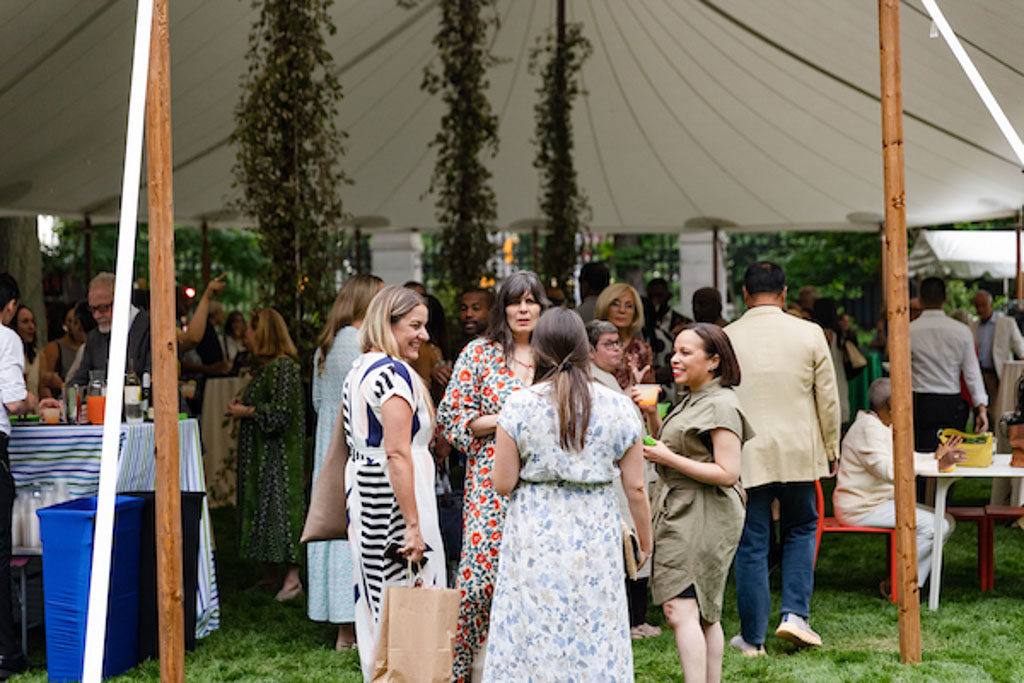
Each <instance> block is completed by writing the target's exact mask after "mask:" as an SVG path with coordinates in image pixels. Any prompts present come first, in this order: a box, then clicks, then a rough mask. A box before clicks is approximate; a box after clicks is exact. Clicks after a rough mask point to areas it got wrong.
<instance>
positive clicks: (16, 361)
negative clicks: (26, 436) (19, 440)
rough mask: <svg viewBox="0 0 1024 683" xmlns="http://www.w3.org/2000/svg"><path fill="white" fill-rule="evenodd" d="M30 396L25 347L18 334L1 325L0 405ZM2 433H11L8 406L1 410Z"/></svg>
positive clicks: (0, 429)
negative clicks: (27, 382) (26, 385)
mask: <svg viewBox="0 0 1024 683" xmlns="http://www.w3.org/2000/svg"><path fill="white" fill-rule="evenodd" d="M27 395H28V391H27V389H26V388H25V345H24V344H23V343H22V341H21V337H19V336H18V333H17V332H15V331H14V330H12V329H11V328H9V327H7V326H6V325H0V403H17V402H18V401H23V400H24V399H25V397H26V396H27ZM0 432H3V433H4V434H10V433H11V420H10V418H9V417H7V408H6V406H5V407H4V408H3V410H0Z"/></svg>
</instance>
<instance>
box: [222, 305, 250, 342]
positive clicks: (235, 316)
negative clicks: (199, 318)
mask: <svg viewBox="0 0 1024 683" xmlns="http://www.w3.org/2000/svg"><path fill="white" fill-rule="evenodd" d="M236 320H241V321H242V322H243V323H245V316H244V315H242V312H241V311H231V312H230V313H228V317H227V318H225V319H224V336H225V337H231V328H232V327H234V326H235V321H236ZM232 338H234V337H232Z"/></svg>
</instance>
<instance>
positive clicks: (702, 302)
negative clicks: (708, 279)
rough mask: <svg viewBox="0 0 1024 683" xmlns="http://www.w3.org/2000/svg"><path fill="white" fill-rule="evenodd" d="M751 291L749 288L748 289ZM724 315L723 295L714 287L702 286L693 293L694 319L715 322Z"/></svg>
mask: <svg viewBox="0 0 1024 683" xmlns="http://www.w3.org/2000/svg"><path fill="white" fill-rule="evenodd" d="M748 291H749V290H748ZM721 317H722V295H721V294H720V293H719V292H718V290H717V289H715V288H714V287H701V288H700V289H698V290H697V291H696V292H694V293H693V319H694V320H696V321H697V322H699V323H713V322H715V321H716V320H718V319H719V318H721Z"/></svg>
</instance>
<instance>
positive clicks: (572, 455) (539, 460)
mask: <svg viewBox="0 0 1024 683" xmlns="http://www.w3.org/2000/svg"><path fill="white" fill-rule="evenodd" d="M590 386H591V405H590V424H589V426H588V427H587V434H586V438H585V439H584V441H583V450H581V451H579V452H570V451H566V450H565V449H563V448H562V447H561V444H560V439H559V432H558V412H557V411H556V410H555V405H554V402H553V401H552V400H551V399H550V397H549V394H550V390H551V388H552V387H551V384H550V383H549V382H542V383H541V384H535V385H533V386H531V387H528V388H527V389H524V390H522V391H517V392H515V393H514V394H512V395H511V396H509V398H508V400H507V401H505V406H504V407H503V408H502V410H501V415H500V416H499V417H498V424H499V425H501V428H502V429H504V430H505V431H506V432H508V434H509V436H511V437H512V440H513V441H515V442H516V446H517V448H518V449H519V457H520V459H521V469H520V472H519V478H520V479H522V480H523V481H529V482H532V483H549V482H570V483H577V484H606V483H610V482H612V481H614V480H615V478H616V477H618V475H619V472H618V467H617V466H616V463H617V462H618V461H619V459H620V458H622V456H623V455H625V453H626V451H627V450H629V447H630V446H632V445H633V444H635V443H636V442H637V440H638V439H639V438H640V437H641V436H642V435H643V425H642V423H641V422H640V418H639V417H638V416H637V414H636V410H634V409H633V404H632V402H631V401H630V400H629V399H628V398H626V397H625V396H623V395H622V394H620V393H617V392H613V391H612V390H611V389H608V388H607V387H603V386H600V385H598V384H594V383H591V385H590Z"/></svg>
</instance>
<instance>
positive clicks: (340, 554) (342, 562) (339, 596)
mask: <svg viewBox="0 0 1024 683" xmlns="http://www.w3.org/2000/svg"><path fill="white" fill-rule="evenodd" d="M382 285H383V283H382V282H381V279H380V278H379V277H375V276H373V275H354V276H352V277H350V278H349V279H348V280H346V281H345V284H344V285H342V287H341V291H339V292H338V296H337V297H336V298H335V299H334V305H333V306H331V312H330V314H329V315H328V316H327V324H326V325H325V326H324V329H323V332H321V333H320V339H319V340H318V341H317V349H316V353H315V354H314V356H313V410H315V411H316V447H315V450H314V452H313V484H314V485H315V484H316V480H317V477H319V476H320V469H321V468H322V467H323V464H324V457H325V456H326V455H327V446H328V445H329V444H330V441H331V432H332V431H333V430H334V421H335V418H337V417H338V412H339V410H340V408H341V387H342V384H343V383H344V382H345V377H346V375H348V371H349V370H351V369H352V364H353V363H354V362H355V360H356V358H358V357H359V355H360V353H362V352H361V351H360V349H359V340H358V339H357V337H358V335H359V328H360V327H362V325H363V317H364V316H365V315H366V307H367V306H369V305H370V300H371V299H373V296H374V294H376V293H377V292H378V291H380V288H381V286H382ZM306 571H307V573H308V576H309V578H308V588H309V600H308V602H307V604H306V613H307V614H308V615H309V618H310V619H312V620H313V621H329V622H331V623H332V624H339V626H338V638H337V640H336V641H335V644H334V646H335V649H338V650H348V649H351V648H352V647H353V646H354V645H355V639H356V635H355V630H354V629H353V627H352V623H353V622H354V621H355V608H354V606H353V600H354V596H353V591H352V586H353V580H352V552H351V551H350V550H349V547H348V541H347V540H338V541H319V542H316V543H309V544H308V545H307V546H306Z"/></svg>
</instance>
